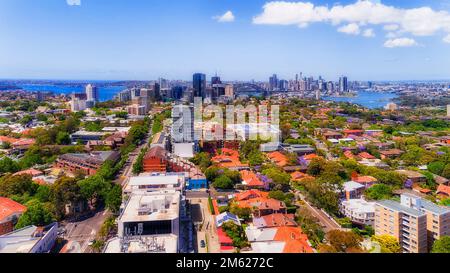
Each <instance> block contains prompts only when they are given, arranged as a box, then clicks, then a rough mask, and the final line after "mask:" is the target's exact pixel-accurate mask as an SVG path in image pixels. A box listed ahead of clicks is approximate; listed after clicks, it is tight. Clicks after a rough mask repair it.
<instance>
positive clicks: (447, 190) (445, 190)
mask: <svg viewBox="0 0 450 273" xmlns="http://www.w3.org/2000/svg"><path fill="white" fill-rule="evenodd" d="M437 194H445V195H447V196H450V186H446V185H439V187H438V188H437Z"/></svg>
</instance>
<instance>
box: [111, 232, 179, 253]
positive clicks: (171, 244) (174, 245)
mask: <svg viewBox="0 0 450 273" xmlns="http://www.w3.org/2000/svg"><path fill="white" fill-rule="evenodd" d="M177 252H178V237H177V236H176V235H164V236H157V235H155V236H141V237H139V238H131V239H128V240H127V241H124V240H122V239H120V238H113V239H111V240H110V241H108V242H107V243H106V247H105V250H104V253H177Z"/></svg>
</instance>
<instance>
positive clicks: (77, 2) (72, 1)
mask: <svg viewBox="0 0 450 273" xmlns="http://www.w3.org/2000/svg"><path fill="white" fill-rule="evenodd" d="M66 2H67V5H69V6H81V0H66Z"/></svg>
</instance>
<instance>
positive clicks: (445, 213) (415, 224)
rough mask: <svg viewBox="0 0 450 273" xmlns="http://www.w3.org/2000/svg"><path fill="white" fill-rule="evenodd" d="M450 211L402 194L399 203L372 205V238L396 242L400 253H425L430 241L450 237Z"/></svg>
mask: <svg viewBox="0 0 450 273" xmlns="http://www.w3.org/2000/svg"><path fill="white" fill-rule="evenodd" d="M449 232H450V209H449V208H446V207H441V206H438V205H435V204H433V203H432V202H429V201H427V200H424V199H422V198H420V197H416V196H414V195H410V194H403V195H402V196H401V201H400V202H395V201H391V200H383V201H379V202H377V203H376V205H375V234H377V235H381V234H389V235H392V236H394V237H395V238H397V239H398V241H399V243H400V246H401V247H402V249H403V252H406V253H426V252H428V251H429V250H430V249H431V246H432V244H433V242H434V240H436V239H439V238H440V237H441V236H444V235H449V234H450V233H449Z"/></svg>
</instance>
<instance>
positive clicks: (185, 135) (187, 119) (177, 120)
mask: <svg viewBox="0 0 450 273" xmlns="http://www.w3.org/2000/svg"><path fill="white" fill-rule="evenodd" d="M172 121H173V124H172V129H171V136H172V142H173V143H188V142H193V141H194V107H192V106H187V105H182V104H179V105H175V106H174V107H173V108H172Z"/></svg>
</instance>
